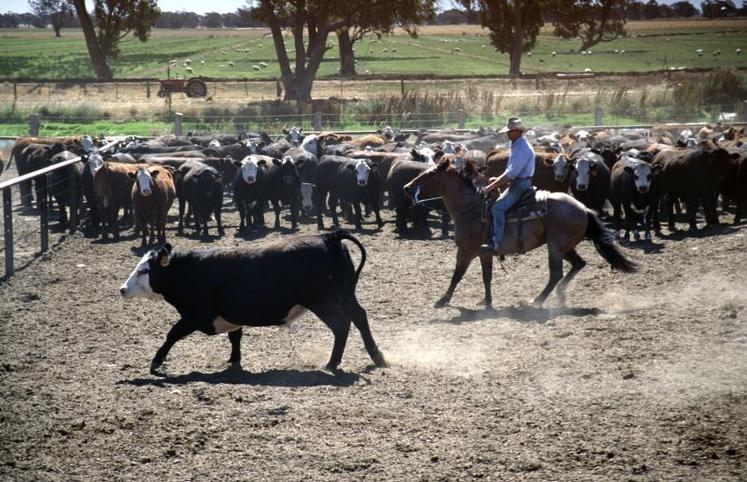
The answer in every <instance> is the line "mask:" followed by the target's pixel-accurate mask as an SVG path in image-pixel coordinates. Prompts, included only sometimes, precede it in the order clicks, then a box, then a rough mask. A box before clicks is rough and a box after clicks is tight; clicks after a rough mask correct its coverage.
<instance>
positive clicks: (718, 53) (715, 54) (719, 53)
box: [713, 50, 721, 57]
mask: <svg viewBox="0 0 747 482" xmlns="http://www.w3.org/2000/svg"><path fill="white" fill-rule="evenodd" d="M717 55H721V51H720V50H716V51H715V52H713V56H714V57H715V56H717Z"/></svg>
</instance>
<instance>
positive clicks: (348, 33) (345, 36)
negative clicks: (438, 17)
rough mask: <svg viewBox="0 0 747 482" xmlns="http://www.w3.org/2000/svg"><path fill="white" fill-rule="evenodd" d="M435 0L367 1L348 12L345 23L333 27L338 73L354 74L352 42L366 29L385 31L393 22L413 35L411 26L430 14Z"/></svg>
mask: <svg viewBox="0 0 747 482" xmlns="http://www.w3.org/2000/svg"><path fill="white" fill-rule="evenodd" d="M435 14H436V9H435V0H380V1H378V2H370V4H369V6H368V7H367V8H361V9H359V10H356V11H354V12H352V15H351V16H350V17H348V18H347V25H345V26H344V27H343V28H341V29H339V30H338V31H337V40H338V45H339V49H340V74H341V75H343V76H354V75H355V74H356V72H355V52H354V51H353V46H354V45H355V43H356V42H358V41H359V40H361V39H363V36H364V35H366V34H367V33H372V32H375V33H376V35H378V36H381V35H389V34H391V33H392V30H393V29H394V26H395V25H397V24H399V25H402V26H404V27H405V29H406V30H407V31H408V33H409V34H410V35H413V36H416V35H417V30H416V28H415V27H414V26H416V25H420V24H421V23H422V22H423V21H425V20H430V19H432V18H434V16H435Z"/></svg>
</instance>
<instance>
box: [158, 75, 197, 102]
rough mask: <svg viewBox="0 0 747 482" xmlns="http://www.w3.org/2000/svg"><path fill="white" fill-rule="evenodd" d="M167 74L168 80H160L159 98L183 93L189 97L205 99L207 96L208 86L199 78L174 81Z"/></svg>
mask: <svg viewBox="0 0 747 482" xmlns="http://www.w3.org/2000/svg"><path fill="white" fill-rule="evenodd" d="M169 74H170V72H169V73H167V77H168V78H167V79H163V80H160V81H159V83H160V88H159V89H158V97H167V96H170V95H171V94H175V93H179V92H183V93H185V94H187V97H205V96H206V95H207V84H206V83H205V81H204V80H202V79H201V78H199V77H192V78H191V79H172V78H170V77H171V75H169Z"/></svg>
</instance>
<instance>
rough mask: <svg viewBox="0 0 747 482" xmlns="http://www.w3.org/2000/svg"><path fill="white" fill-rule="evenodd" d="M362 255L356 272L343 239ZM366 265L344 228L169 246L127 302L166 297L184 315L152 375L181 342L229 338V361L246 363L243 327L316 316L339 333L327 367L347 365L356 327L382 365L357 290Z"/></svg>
mask: <svg viewBox="0 0 747 482" xmlns="http://www.w3.org/2000/svg"><path fill="white" fill-rule="evenodd" d="M345 239H347V240H350V241H352V242H353V243H355V244H356V245H357V246H358V248H359V249H360V250H361V262H360V264H359V265H358V268H357V269H356V268H355V267H354V265H353V262H352V259H351V257H350V253H349V252H348V249H347V247H346V246H345V245H343V243H342V241H343V240H345ZM365 261H366V250H365V248H364V247H363V245H362V244H361V243H360V242H359V241H358V240H357V239H355V238H354V237H353V236H351V235H350V234H348V233H347V232H345V231H336V232H333V233H328V234H324V235H321V236H302V237H296V238H292V239H282V240H279V241H276V242H274V243H271V244H265V245H263V246H261V247H255V248H252V249H247V250H200V251H188V252H172V248H171V245H169V244H166V245H164V246H163V247H162V248H160V249H159V250H153V251H150V252H148V253H147V254H145V255H144V256H143V257H142V259H141V260H140V262H139V263H138V264H137V266H136V267H135V270H134V271H133V272H132V274H130V276H129V277H128V278H127V281H125V283H124V284H123V285H122V286H121V287H120V289H119V291H120V293H121V295H122V296H123V297H124V298H126V299H129V298H136V297H143V298H152V299H158V298H162V299H165V300H166V302H167V303H169V304H170V305H172V306H174V308H176V310H177V311H178V312H179V314H180V316H181V317H180V319H179V321H177V322H176V324H174V326H173V327H172V328H171V330H170V331H169V333H168V335H167V336H166V341H165V343H164V344H163V345H162V346H161V348H160V349H159V350H158V351H157V352H156V355H155V357H154V358H153V361H152V362H151V365H150V371H151V373H153V374H159V373H158V369H159V367H160V366H161V365H162V364H163V362H164V360H165V359H166V356H167V355H168V353H169V350H171V347H172V346H174V344H175V343H176V342H177V341H179V340H181V339H183V338H184V337H186V336H187V335H189V334H191V333H194V332H195V331H201V332H203V333H205V334H207V335H216V334H219V333H228V338H229V340H230V341H231V357H230V358H229V360H228V361H229V363H239V362H240V361H241V335H242V332H241V328H242V326H275V325H284V324H287V323H289V322H291V321H292V320H293V319H295V318H298V317H299V316H300V315H302V314H303V313H304V312H305V311H307V310H308V311H311V312H312V313H314V314H315V315H316V316H317V317H319V318H320V319H321V320H322V322H324V324H325V325H327V327H329V329H330V330H332V333H333V334H334V337H335V341H334V348H333V349H332V355H331V357H330V360H329V362H328V363H327V368H328V369H329V370H336V369H337V367H338V366H339V364H340V362H341V360H342V354H343V351H344V350H345V344H346V341H347V337H348V332H349V330H350V323H351V321H352V323H353V324H354V325H355V326H356V328H358V330H359V331H360V333H361V336H362V337H363V343H364V345H365V347H366V350H367V351H368V354H369V356H370V357H371V359H372V360H373V362H374V363H375V364H376V366H379V367H381V366H385V361H384V355H383V354H382V353H381V351H380V350H379V348H378V346H377V345H376V342H375V341H374V339H373V336H372V335H371V329H370V327H369V325H368V316H367V314H366V310H365V309H363V307H361V305H360V304H359V303H358V300H357V299H356V296H355V288H356V284H357V282H358V278H359V276H360V272H361V269H363V265H364V264H365Z"/></svg>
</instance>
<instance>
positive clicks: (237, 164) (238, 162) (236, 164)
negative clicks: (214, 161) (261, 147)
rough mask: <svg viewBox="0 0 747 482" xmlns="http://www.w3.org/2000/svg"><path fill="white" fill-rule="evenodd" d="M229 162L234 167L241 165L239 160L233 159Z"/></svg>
mask: <svg viewBox="0 0 747 482" xmlns="http://www.w3.org/2000/svg"><path fill="white" fill-rule="evenodd" d="M231 164H233V165H234V166H236V167H241V161H233V162H232V163H231Z"/></svg>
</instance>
